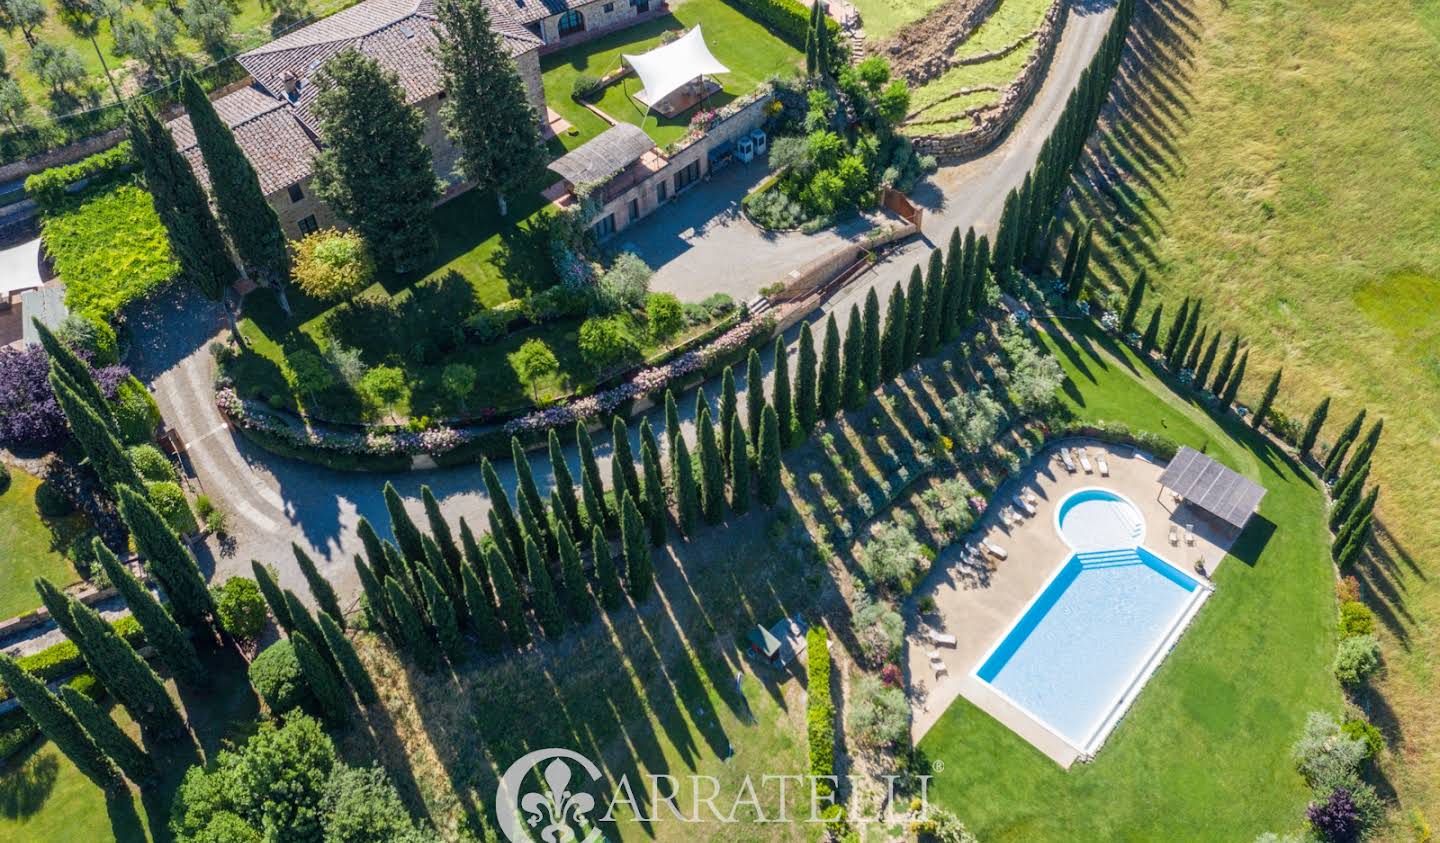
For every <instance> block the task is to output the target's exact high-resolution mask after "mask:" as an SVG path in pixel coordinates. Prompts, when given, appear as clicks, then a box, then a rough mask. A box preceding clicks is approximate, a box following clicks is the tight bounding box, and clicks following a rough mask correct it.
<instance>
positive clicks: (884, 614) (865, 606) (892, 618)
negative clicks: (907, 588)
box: [855, 597, 905, 666]
mask: <svg viewBox="0 0 1440 843" xmlns="http://www.w3.org/2000/svg"><path fill="white" fill-rule="evenodd" d="M855 637H856V640H857V641H858V643H859V644H860V652H861V653H862V654H863V655H864V656H865V660H866V661H867V662H869V663H870V664H871V665H873V666H878V665H882V664H885V663H886V662H888V661H890V660H892V659H894V658H895V657H897V656H898V655H899V654H900V647H901V645H902V644H904V643H905V620H904V618H902V617H900V613H899V612H897V611H895V610H894V609H893V608H892V607H891V606H890V604H888V603H885V602H883V601H879V600H871V599H870V598H868V597H865V598H863V599H861V600H860V601H859V606H858V608H857V609H856V611H855Z"/></svg>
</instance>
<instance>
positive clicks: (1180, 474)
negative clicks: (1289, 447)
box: [1160, 446, 1265, 529]
mask: <svg viewBox="0 0 1440 843" xmlns="http://www.w3.org/2000/svg"><path fill="white" fill-rule="evenodd" d="M1160 485H1162V486H1164V487H1165V488H1167V489H1170V490H1171V491H1174V492H1176V493H1178V494H1179V495H1180V496H1181V497H1182V498H1184V499H1185V500H1186V501H1187V502H1189V503H1191V504H1194V505H1195V506H1198V507H1200V508H1201V509H1203V510H1205V511H1206V512H1208V513H1210V514H1211V515H1214V516H1215V517H1217V518H1220V519H1221V520H1223V521H1225V522H1226V523H1227V524H1230V525H1231V526H1233V527H1235V528H1237V529H1243V528H1244V526H1245V522H1246V521H1249V520H1250V516H1251V515H1253V514H1254V513H1255V510H1256V509H1257V508H1258V507H1259V506H1260V501H1261V499H1262V498H1264V497H1265V487H1264V486H1261V485H1260V484H1259V483H1256V482H1255V481H1254V480H1251V479H1250V478H1248V477H1245V476H1243V475H1241V474H1239V473H1237V472H1235V471H1232V470H1230V469H1228V468H1226V467H1225V466H1223V465H1221V464H1220V463H1218V462H1216V461H1215V460H1213V459H1211V458H1210V457H1207V456H1205V455H1204V454H1202V453H1200V452H1199V451H1197V450H1195V449H1194V448H1189V447H1184V446H1182V447H1181V448H1180V450H1179V451H1178V452H1176V454H1175V458H1174V459H1172V460H1171V461H1170V464H1169V465H1168V466H1166V467H1165V472H1164V473H1163V474H1161V475H1160Z"/></svg>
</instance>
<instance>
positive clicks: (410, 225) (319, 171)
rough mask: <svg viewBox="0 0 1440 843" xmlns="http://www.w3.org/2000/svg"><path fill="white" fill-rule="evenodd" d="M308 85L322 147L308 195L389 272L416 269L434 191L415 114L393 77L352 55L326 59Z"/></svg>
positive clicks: (423, 253) (429, 240)
mask: <svg viewBox="0 0 1440 843" xmlns="http://www.w3.org/2000/svg"><path fill="white" fill-rule="evenodd" d="M316 82H317V84H318V85H319V86H320V94H319V96H317V97H316V98H315V105H314V113H315V116H316V117H317V119H318V121H319V127H320V136H321V137H322V138H323V139H324V142H325V149H324V151H322V152H321V153H320V154H319V155H317V156H315V159H314V170H315V182H314V183H315V189H316V192H317V193H318V194H319V196H320V198H322V199H324V200H325V201H326V202H328V203H330V207H332V208H334V209H335V212H336V213H337V214H339V215H340V217H341V218H342V219H344V220H345V221H347V222H349V223H350V224H351V225H353V226H355V228H356V229H357V230H359V231H360V233H361V235H363V236H364V238H365V242H366V243H368V244H369V245H370V248H371V249H372V250H373V251H374V253H375V256H376V258H377V259H378V260H379V261H381V262H382V263H384V264H386V265H387V266H390V267H391V268H392V269H394V270H395V271H397V272H405V271H407V270H409V269H413V268H414V267H416V266H419V265H421V264H422V263H423V262H424V261H425V259H426V258H428V257H429V256H430V255H431V254H432V253H433V252H434V250H435V232H434V231H433V230H432V229H431V226H430V218H431V205H432V204H433V203H434V201H435V199H436V198H437V197H439V195H440V188H439V185H438V183H437V182H436V180H435V172H434V170H433V169H432V168H431V157H430V149H429V148H428V147H427V146H425V143H424V142H423V141H422V140H421V135H422V133H423V131H424V124H423V122H422V118H421V117H420V113H419V112H418V111H416V110H415V109H413V108H411V107H410V106H409V105H407V104H406V102H405V92H404V91H403V90H401V88H400V83H399V81H398V79H397V77H396V76H395V74H394V73H393V72H389V71H386V70H385V69H383V68H381V67H380V65H379V64H378V63H377V62H376V61H375V60H374V59H371V58H368V57H366V56H363V55H361V54H360V53H358V52H355V51H353V50H346V51H344V52H341V53H340V54H338V55H336V56H335V57H334V58H332V59H330V60H329V61H327V62H326V63H325V65H324V67H322V68H321V70H320V72H319V74H318V76H317V79H316Z"/></svg>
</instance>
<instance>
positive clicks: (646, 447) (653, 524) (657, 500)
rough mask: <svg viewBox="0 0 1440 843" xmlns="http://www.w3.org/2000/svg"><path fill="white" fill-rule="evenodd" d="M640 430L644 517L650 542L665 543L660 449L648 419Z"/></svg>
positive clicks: (667, 511)
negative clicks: (643, 480) (643, 476)
mask: <svg viewBox="0 0 1440 843" xmlns="http://www.w3.org/2000/svg"><path fill="white" fill-rule="evenodd" d="M640 424H641V432H640V464H641V466H642V468H643V469H644V470H643V474H644V475H645V513H646V515H645V519H646V521H647V522H648V523H649V525H650V543H651V544H653V545H655V546H656V547H661V546H663V545H664V544H665V538H666V535H665V534H666V532H667V530H668V526H667V525H668V522H669V520H670V503H669V501H667V500H666V499H665V484H664V481H662V480H661V479H660V450H659V446H658V445H656V444H655V436H654V434H652V433H650V425H649V421H648V420H646V421H642V422H641V423H640Z"/></svg>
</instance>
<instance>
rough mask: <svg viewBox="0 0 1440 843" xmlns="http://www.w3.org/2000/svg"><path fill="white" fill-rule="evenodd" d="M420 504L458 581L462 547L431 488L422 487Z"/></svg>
mask: <svg viewBox="0 0 1440 843" xmlns="http://www.w3.org/2000/svg"><path fill="white" fill-rule="evenodd" d="M420 503H421V505H422V506H424V507H425V523H426V525H427V526H428V527H429V528H430V538H432V539H434V540H435V545H436V547H438V548H440V557H441V558H442V559H444V560H445V564H446V565H447V566H449V568H450V576H451V578H452V579H454V580H457V581H458V580H459V579H460V562H461V560H462V557H461V555H460V546H459V545H457V544H456V543H455V536H454V534H453V533H451V532H450V524H449V523H447V522H446V521H445V515H444V513H442V512H441V511H440V502H439V501H438V500H436V499H435V493H434V492H432V491H430V487H429V486H423V485H422V486H421V487H420ZM337 620H338V619H337Z"/></svg>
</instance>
